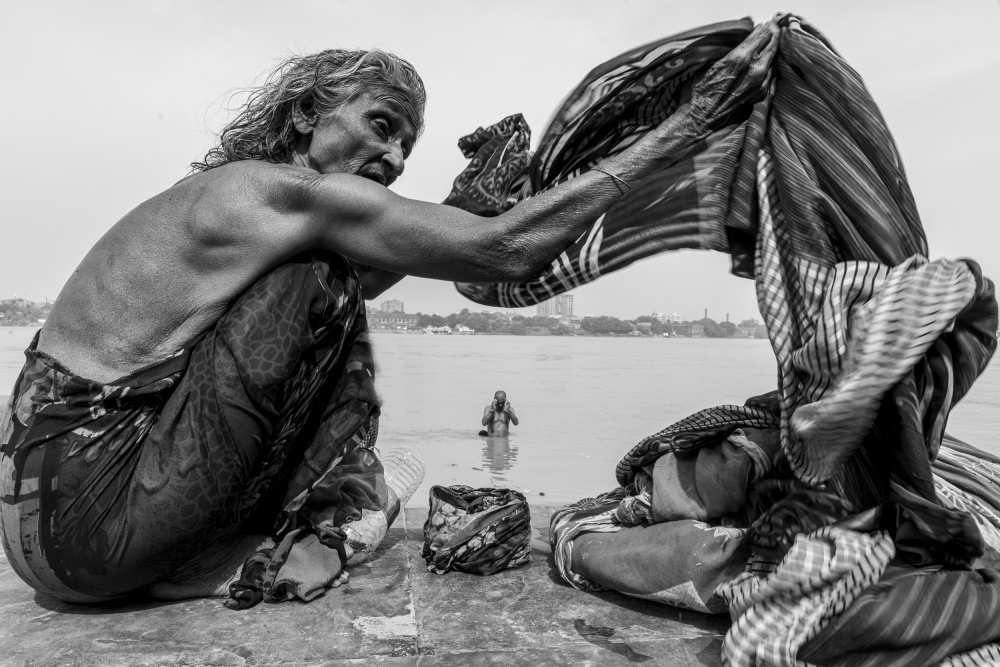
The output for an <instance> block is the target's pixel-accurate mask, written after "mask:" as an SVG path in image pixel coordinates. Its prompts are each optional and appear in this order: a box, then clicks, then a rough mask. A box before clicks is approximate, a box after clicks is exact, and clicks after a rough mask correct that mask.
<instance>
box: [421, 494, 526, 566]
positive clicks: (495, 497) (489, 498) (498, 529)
mask: <svg viewBox="0 0 1000 667" xmlns="http://www.w3.org/2000/svg"><path fill="white" fill-rule="evenodd" d="M429 496H430V512H429V513H428V515H427V521H426V522H425V523H424V543H423V547H422V549H421V555H422V556H423V559H424V562H426V563H427V570H428V571H429V572H433V573H435V574H445V573H447V572H449V571H452V570H454V571H456V572H466V573H469V574H482V575H487V574H496V573H497V572H500V571H501V570H507V569H511V568H515V567H519V566H521V565H524V564H525V563H528V562H530V561H531V525H530V524H531V512H530V510H529V508H528V502H527V500H525V498H524V495H523V494H521V493H519V492H517V491H513V490H511V489H493V488H484V489H473V488H472V487H469V486H463V485H455V486H432V487H431V489H430V493H429Z"/></svg>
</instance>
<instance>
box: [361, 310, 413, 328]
mask: <svg viewBox="0 0 1000 667" xmlns="http://www.w3.org/2000/svg"><path fill="white" fill-rule="evenodd" d="M368 328H369V329H371V330H373V331H399V330H402V329H416V328H417V316H416V315H407V314H406V313H400V312H395V313H387V312H375V313H372V314H371V315H369V317H368Z"/></svg>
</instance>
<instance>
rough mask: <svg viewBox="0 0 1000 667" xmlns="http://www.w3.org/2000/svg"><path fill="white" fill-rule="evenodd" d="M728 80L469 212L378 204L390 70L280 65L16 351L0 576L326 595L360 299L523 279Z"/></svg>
mask: <svg viewBox="0 0 1000 667" xmlns="http://www.w3.org/2000/svg"><path fill="white" fill-rule="evenodd" d="M769 40H770V36H769V35H766V34H765V35H761V39H759V40H758V41H757V43H756V44H752V43H751V44H749V46H748V47H747V48H746V49H743V50H742V51H741V50H740V49H737V50H735V51H734V52H733V53H732V54H731V55H732V56H733V57H735V58H737V59H739V62H743V61H744V60H747V61H749V60H750V59H752V58H753V55H754V50H755V49H756V48H757V47H761V46H763V45H765V44H767V43H768V41H769ZM748 42H753V40H752V39H751V40H748ZM742 48H743V47H741V49H742ZM727 57H729V56H727ZM735 71H740V72H746V71H748V70H747V69H746V68H742V67H740V68H736V70H735ZM749 71H750V72H751V74H750V75H748V76H746V77H744V76H743V75H742V74H740V75H739V76H738V77H735V78H734V77H730V78H729V79H725V80H723V81H721V82H719V83H718V85H716V84H713V86H714V87H713V88H712V89H711V91H710V92H711V93H712V94H717V96H716V97H712V96H711V95H709V97H707V98H706V97H705V96H702V98H700V99H701V101H699V103H698V104H697V105H695V104H694V103H687V104H685V105H682V106H681V107H680V108H679V109H678V110H677V111H676V112H674V113H673V114H672V115H671V116H669V118H667V119H666V120H664V121H663V122H662V123H660V124H659V125H658V126H656V127H653V128H652V129H650V130H649V131H648V132H647V133H646V134H645V135H643V137H642V138H641V139H639V140H638V141H635V142H634V143H632V144H631V145H629V146H628V147H627V148H625V149H623V150H622V151H621V152H619V153H617V154H616V155H614V156H612V157H609V158H607V159H606V160H604V161H603V162H601V163H600V170H590V171H587V172H586V173H582V174H580V175H579V176H577V177H576V178H573V179H572V180H570V181H568V182H566V183H563V184H560V185H558V186H557V187H554V188H552V189H550V190H548V191H546V192H541V193H538V194H536V195H535V196H533V197H531V198H530V199H528V200H526V201H524V202H522V203H520V204H518V205H517V206H515V207H513V208H512V209H511V210H509V211H507V212H505V213H503V214H501V215H499V216H496V217H492V218H481V217H479V216H476V215H473V214H471V213H468V212H466V211H463V210H461V209H458V208H455V207H451V206H443V205H440V204H434V203H428V202H424V201H418V200H414V199H407V198H405V197H401V196H399V195H397V194H394V193H393V192H392V190H390V189H389V187H390V186H391V185H392V184H393V182H394V181H395V180H396V179H397V178H398V177H399V176H401V175H402V173H403V167H404V164H405V162H406V159H407V158H408V157H409V155H410V151H412V150H413V147H414V144H415V143H416V141H417V137H418V136H419V135H420V132H421V129H422V128H423V123H424V103H425V99H426V98H425V92H424V86H423V83H422V81H421V79H420V77H419V76H418V75H417V73H416V71H415V70H414V68H413V67H412V66H411V65H410V64H409V63H407V62H406V61H404V60H402V59H400V58H398V57H396V56H393V55H391V54H388V53H385V52H382V51H377V50H373V51H346V50H340V49H333V50H328V51H323V52H320V53H316V54H313V55H308V56H302V57H295V58H291V59H290V60H288V61H286V62H285V63H283V64H282V65H280V66H279V67H278V68H277V69H276V70H275V71H274V72H273V73H272V75H271V76H270V78H269V79H268V80H267V81H266V82H265V84H264V85H263V86H261V87H259V88H257V89H255V90H253V91H252V94H251V95H250V96H249V97H248V99H247V102H246V104H245V106H244V107H243V109H242V110H241V111H240V112H239V113H238V115H237V116H236V118H235V119H234V120H233V121H232V122H231V123H230V124H229V125H227V126H226V128H225V129H224V130H223V131H222V133H221V135H220V137H219V143H218V145H217V146H216V147H215V148H213V149H211V150H210V151H209V152H208V154H207V155H206V156H205V157H204V159H203V160H202V161H201V162H198V163H196V164H195V165H194V171H193V172H192V173H191V174H190V175H188V176H187V177H186V178H184V179H182V180H180V181H178V182H177V183H175V184H174V185H172V186H170V187H168V188H167V189H166V190H164V191H163V192H161V193H160V194H157V195H154V196H153V197H152V198H150V199H149V200H147V201H145V202H142V203H140V204H139V205H138V206H136V207H135V208H133V209H132V210H131V211H129V212H128V213H126V214H125V216H124V217H123V218H121V220H119V221H118V222H116V223H114V224H113V225H111V226H110V228H109V229H108V231H107V233H105V235H104V236H103V237H101V239H100V240H98V241H97V243H96V244H95V245H94V247H93V248H91V250H90V251H89V253H88V254H87V255H86V256H85V257H84V259H83V261H82V262H81V263H80V265H79V266H78V267H77V268H76V270H75V271H74V272H73V274H72V275H71V276H70V278H69V280H68V281H67V283H66V285H65V286H64V287H63V289H62V291H61V292H60V294H59V297H58V298H57V300H56V302H55V305H54V307H53V309H52V313H51V315H50V316H49V317H48V319H47V320H46V322H45V324H44V326H43V327H42V329H41V330H40V332H39V333H38V334H37V335H36V336H35V339H34V341H32V343H31V345H30V347H29V349H28V350H27V351H26V358H27V361H26V363H25V366H24V368H23V370H22V372H21V374H20V375H19V376H18V379H17V382H16V384H15V386H14V388H13V391H12V392H11V397H10V402H9V403H8V410H6V411H5V413H4V416H3V417H2V419H0V529H2V538H3V546H4V550H5V552H6V555H7V559H8V561H9V562H10V564H11V567H12V568H13V569H14V571H15V572H16V573H17V574H18V575H19V576H20V577H21V578H22V579H23V580H24V581H25V582H27V583H28V584H29V585H30V586H31V587H33V588H34V589H36V590H38V591H42V592H44V593H47V594H50V595H52V596H54V597H56V598H58V599H60V600H64V601H67V602H98V601H103V600H108V599H111V598H116V597H120V596H124V595H128V594H131V593H135V592H142V591H145V592H147V593H149V594H152V595H154V596H158V597H163V598H183V597H202V596H212V595H223V596H225V595H229V596H231V597H232V598H233V600H235V601H236V602H237V603H239V604H247V605H249V604H254V603H256V602H257V601H260V600H261V599H264V600H270V601H278V600H282V599H288V598H289V597H298V598H301V599H304V600H308V599H312V598H313V597H315V596H316V595H319V594H321V593H322V591H324V590H325V589H326V588H327V587H329V586H336V585H338V584H340V583H343V582H344V581H345V580H346V573H345V572H343V564H344V563H345V562H346V560H347V558H348V557H349V554H348V553H347V549H346V548H345V539H344V537H345V533H344V530H343V526H345V525H346V524H347V523H348V522H350V521H351V520H353V519H357V518H358V517H360V516H361V513H362V511H364V510H371V511H377V510H378V509H380V508H381V507H382V506H383V505H384V504H385V502H386V491H385V484H384V482H383V481H382V480H381V479H380V477H381V476H382V472H383V470H382V466H381V463H380V462H379V460H378V458H377V457H376V456H375V453H374V452H373V446H374V443H375V438H376V436H377V434H378V415H379V400H378V397H377V394H376V393H375V389H374V384H373V383H374V365H373V362H372V354H371V346H370V344H369V340H368V326H367V322H366V319H365V304H364V300H365V299H374V298H375V297H377V296H378V295H379V294H380V293H381V292H382V291H383V290H385V289H386V288H387V287H389V286H391V285H393V284H394V283H396V282H397V281H399V280H400V279H401V278H402V277H403V276H405V275H414V276H421V277H424V278H434V279H438V280H446V281H460V282H505V281H507V282H522V281H524V280H527V279H529V278H530V277H531V276H533V275H534V274H536V273H537V272H538V271H540V270H541V269H542V268H543V267H545V266H547V265H548V264H549V263H550V262H551V261H552V260H553V259H554V258H555V257H556V256H558V255H559V253H560V252H562V251H563V249H565V248H566V247H567V246H569V245H570V244H571V243H572V242H573V241H575V240H576V239H577V238H578V237H579V236H580V235H581V234H582V233H583V232H584V231H586V230H588V229H589V228H590V227H591V225H592V223H593V222H594V221H595V220H597V219H598V218H599V217H600V216H602V215H603V214H604V213H605V211H607V210H608V208H609V207H610V206H612V205H613V204H614V203H615V202H616V201H618V199H619V198H620V197H621V196H622V191H623V188H622V183H636V182H638V181H641V180H642V179H644V178H646V177H648V176H651V175H653V174H655V173H657V172H659V171H661V170H663V169H664V168H666V167H669V166H670V165H671V164H673V163H675V162H676V161H677V160H678V159H680V158H682V157H683V156H685V155H687V154H689V153H690V152H691V151H692V150H696V149H697V147H698V146H699V142H701V141H702V140H703V139H704V138H705V137H707V136H708V135H709V134H710V133H711V132H712V131H713V130H714V129H717V128H718V127H720V126H722V125H723V124H724V123H725V122H726V119H727V118H728V117H729V116H730V114H731V112H732V111H733V109H732V107H731V105H730V104H729V103H728V102H725V103H722V104H713V100H728V99H731V95H732V92H733V90H734V89H737V90H740V91H747V95H746V97H748V98H751V101H753V100H755V99H759V98H760V97H761V96H762V95H763V92H764V91H763V83H764V81H765V78H764V76H763V72H764V70H763V69H762V70H760V71H759V72H758V71H757V70H754V69H752V68H751V69H750V70H749ZM758 79H759V80H758ZM706 99H707V100H708V101H707V102H705V101H704V100H706ZM128 168H129V169H131V170H132V171H134V170H136V169H141V168H142V162H141V160H138V159H137V160H135V161H133V163H132V164H130V165H129V167H128ZM106 176H107V178H109V179H114V178H115V177H116V176H115V174H107V175H106ZM46 177H47V178H48V176H46ZM80 206H86V202H80ZM505 405H506V403H505ZM504 414H506V411H505V412H504ZM511 416H512V415H511ZM515 423H517V422H516V420H515ZM348 546H349V545H348ZM296 550H298V551H297V552H296ZM290 553H291V554H293V555H294V557H290V556H289V554H290ZM296 553H297V554H298V555H295V554H296ZM284 563H289V564H291V565H289V568H291V569H294V567H293V566H294V564H296V563H298V564H301V563H310V564H311V565H310V566H309V567H307V568H300V569H299V570H297V572H291V571H290V570H289V571H286V568H285V565H284ZM303 569H304V570H305V571H308V572H310V573H313V574H315V573H316V572H317V571H320V570H322V571H323V572H324V573H325V576H323V577H318V578H317V577H315V576H313V577H312V580H311V581H298V580H297V579H295V577H296V576H299V575H300V574H301V572H302V571H303ZM311 576H312V575H311Z"/></svg>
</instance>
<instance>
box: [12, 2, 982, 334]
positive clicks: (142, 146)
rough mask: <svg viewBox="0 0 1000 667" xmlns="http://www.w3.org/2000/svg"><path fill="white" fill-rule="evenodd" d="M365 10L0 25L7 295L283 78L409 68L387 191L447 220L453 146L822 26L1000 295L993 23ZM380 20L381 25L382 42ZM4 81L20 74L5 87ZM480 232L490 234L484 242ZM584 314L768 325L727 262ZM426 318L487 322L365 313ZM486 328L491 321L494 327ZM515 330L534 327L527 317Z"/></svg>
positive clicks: (666, 270)
mask: <svg viewBox="0 0 1000 667" xmlns="http://www.w3.org/2000/svg"><path fill="white" fill-rule="evenodd" d="M378 7H379V11H378V12H377V13H375V12H373V9H372V5H371V4H370V3H367V2H362V1H360V0H342V1H340V2H327V1H319V0H317V1H311V0H310V1H291V2H287V3H282V4H280V5H278V4H274V3H269V2H264V1H263V0H248V1H242V2H236V1H235V0H232V1H228V0H225V1H220V2H212V3H205V2H198V1H196V0H177V1H175V2H170V3H132V2H125V1H124V0H107V1H104V2H101V3H77V2H70V1H68V0H56V1H54V2H46V3H9V4H8V6H6V7H5V10H4V18H5V21H4V27H3V28H2V29H0V30H2V39H0V55H2V57H3V59H4V62H6V63H8V64H9V65H10V66H8V67H7V68H5V70H4V83H5V92H6V93H7V99H9V100H13V101H15V102H16V103H8V104H4V105H0V119H2V121H3V126H4V127H7V128H11V129H13V130H14V131H9V132H8V133H7V135H6V136H5V149H6V151H7V154H8V159H7V160H4V161H3V164H2V165H0V177H2V179H3V183H4V201H3V203H4V207H3V217H2V219H3V237H2V238H3V241H2V243H0V294H18V295H20V296H22V297H24V298H27V299H30V300H32V301H44V299H45V298H46V297H48V298H55V297H56V295H57V294H58V292H59V290H60V289H61V287H62V285H63V283H64V282H65V281H66V279H67V278H68V277H69V276H70V274H71V273H72V272H73V270H74V269H75V267H76V265H77V264H78V263H79V262H80V260H81V259H82V258H83V256H84V254H85V253H86V252H87V250H88V249H89V248H90V247H91V246H92V245H93V244H94V243H95V242H96V241H97V240H98V239H99V238H100V237H101V235H103V234H104V233H105V232H106V231H107V230H108V229H109V228H110V227H111V225H113V224H114V222H115V221H117V220H118V219H119V218H121V216H122V215H124V214H125V213H126V212H128V211H129V210H131V209H132V208H134V207H135V206H136V205H138V204H139V203H140V202H142V201H144V200H146V199H148V198H149V197H151V196H153V195H155V194H157V193H158V192H161V191H162V190H164V189H166V188H167V187H169V186H170V185H171V184H172V183H173V182H175V181H176V180H178V179H180V178H181V177H183V176H184V175H185V174H186V173H187V171H188V164H189V163H190V162H192V161H194V160H197V159H200V158H201V157H202V156H203V155H204V153H205V151H206V150H207V149H208V148H210V147H211V146H212V145H213V138H214V134H215V133H216V132H217V131H218V130H219V129H220V128H221V127H222V125H223V124H224V123H225V121H226V120H227V119H228V118H229V117H230V114H229V113H228V105H229V102H228V100H229V98H228V95H227V94H228V93H230V92H231V91H234V90H236V89H239V88H242V87H245V86H248V85H251V84H253V83H255V82H257V81H259V80H260V78H261V76H262V75H263V74H264V73H265V72H267V71H268V70H270V69H271V68H272V67H273V66H274V65H275V64H276V63H277V61H278V60H280V59H282V58H284V57H286V56H288V55H290V54H292V53H301V52H310V51H315V50H319V49H322V48H330V47H373V46H377V47H380V48H384V49H386V50H389V51H393V52H395V53H398V54H399V55H401V56H403V57H404V58H407V59H408V60H410V61H411V62H412V63H413V64H414V65H415V66H416V68H417V70H418V71H419V72H420V73H421V75H422V76H423V78H424V81H425V83H426V86H427V89H428V104H427V118H426V124H427V127H426V130H425V132H424V135H423V136H422V137H421V139H420V141H419V142H418V144H417V146H416V148H415V150H414V152H413V156H412V157H411V158H410V159H409V160H408V161H407V167H406V173H405V174H404V175H403V176H402V178H401V179H400V180H399V181H398V183H397V185H395V186H394V188H393V189H394V190H395V191H396V192H398V193H399V194H401V195H403V196H407V197H412V198H417V199H423V200H428V201H441V200H442V199H443V198H444V197H445V195H446V194H447V193H448V191H449V189H450V186H451V182H452V180H453V179H454V178H455V176H456V175H457V174H458V173H459V172H460V171H461V170H462V169H463V168H464V167H465V166H466V164H467V161H466V160H465V159H464V158H463V157H462V155H461V153H460V152H459V150H458V148H457V147H456V145H455V144H456V141H457V139H458V138H459V137H460V136H462V135H464V134H467V133H469V132H471V131H473V130H475V129H476V128H477V127H479V126H483V125H488V124H490V123H492V122H495V121H497V120H499V119H501V118H503V117H504V116H507V115H509V114H512V113H516V112H521V113H523V114H524V115H525V118H526V119H527V120H528V122H529V124H530V125H531V127H532V130H533V146H537V144H538V141H539V139H540V138H541V135H542V133H543V131H544V129H545V125H546V123H547V120H548V119H549V118H550V117H551V115H552V113H553V112H554V111H555V110H556V108H557V107H558V106H559V105H560V103H561V101H562V99H563V98H564V96H565V95H566V94H567V93H568V92H569V91H570V90H571V89H572V88H573V87H574V86H575V85H576V83H577V82H579V80H580V79H581V78H582V77H583V76H584V75H585V74H586V73H587V72H588V71H589V70H590V69H591V68H593V67H594V66H596V65H597V64H599V63H600V62H602V61H603V60H606V59H608V58H610V57H613V56H615V55H617V54H618V53H621V52H622V51H624V50H627V49H629V48H632V47H634V46H637V45H639V44H642V43H645V42H648V41H651V40H653V39H656V38H659V37H662V36H665V35H669V34H672V33H675V32H678V31H681V30H686V29H689V28H692V27H695V26H698V25H703V24H706V23H711V22H714V21H720V20H730V19H737V18H740V17H742V16H751V17H752V18H753V19H755V20H756V21H763V20H766V19H768V18H770V17H771V16H773V15H774V14H775V13H777V12H779V11H790V12H794V13H797V14H799V15H801V16H803V17H804V18H805V19H807V20H809V21H810V22H811V23H813V24H814V25H815V26H816V27H817V28H818V29H819V30H820V31H822V32H823V33H824V34H825V35H826V37H828V38H829V39H830V41H831V42H832V43H833V45H834V46H835V47H836V48H837V50H838V51H839V52H840V53H841V55H843V56H844V58H845V59H846V60H847V62H848V63H850V64H851V65H852V66H853V67H854V68H855V69H857V71H858V72H859V73H860V75H861V76H862V77H863V79H864V80H865V82H866V84H867V86H868V88H869V90H870V91H871V92H872V95H873V97H874V98H875V101H876V102H877V103H878V104H879V106H880V108H881V110H882V112H883V114H884V116H885V118H886V121H887V124H888V126H889V129H890V131H891V132H892V134H893V136H894V138H895V139H896V142H897V144H898V145H899V148H900V153H901V155H902V159H903V163H904V165H905V167H906V170H907V174H908V178H909V181H910V186H911V188H912V190H913V193H914V196H915V198H916V201H917V206H918V209H919V212H920V215H921V217H922V219H923V223H924V227H925V230H926V232H927V236H928V241H929V246H930V253H931V257H932V258H934V257H972V258H974V259H976V260H977V261H979V262H980V264H981V265H982V268H983V272H984V273H985V274H986V275H987V276H991V277H993V278H994V279H997V278H1000V253H998V252H997V251H996V249H997V248H1000V226H998V225H996V224H994V223H993V219H994V217H995V204H994V202H993V198H994V192H995V189H996V183H998V182H1000V163H998V161H997V160H996V155H998V154H1000V125H998V124H997V123H996V122H995V120H994V118H993V117H994V116H995V115H996V109H997V108H1000V87H998V86H996V85H994V84H995V83H996V82H997V81H1000V40H997V39H996V37H995V35H996V34H997V32H998V31H1000V2H996V0H955V1H953V2H948V3H940V2H931V1H930V0H925V1H919V0H918V1H909V0H885V1H882V2H867V1H865V2H862V1H861V0H848V1H844V2H837V3H832V2H821V1H816V0H749V1H746V0H739V1H737V0H717V1H715V2H711V3H692V2H680V1H676V0H619V1H614V0H601V1H600V2H597V1H596V0H594V1H587V0H551V1H549V2H541V3H539V2H533V1H528V0H523V1H511V2H505V3H465V2H460V1H459V0H454V1H451V0H448V1H442V2H418V3H410V2H404V1H402V0H389V1H386V2H382V3H380V4H379V5H378ZM376 19H377V20H376ZM14 63H18V64H17V65H14ZM483 224H489V222H488V221H484V222H483ZM573 293H574V295H575V296H576V297H577V303H578V306H577V307H576V312H577V314H580V313H584V314H585V313H587V312H590V313H594V314H603V315H613V316H615V317H619V318H633V317H636V316H637V315H639V314H645V313H648V312H651V311H652V310H654V309H655V310H656V311H658V312H668V313H669V312H678V313H680V314H682V315H683V316H684V317H689V316H690V315H698V316H699V317H700V315H699V314H700V313H701V312H702V310H703V309H704V308H705V307H706V306H708V307H709V308H710V311H711V312H712V313H720V314H722V315H721V316H722V317H724V314H725V313H726V312H729V313H730V314H731V319H735V320H736V321H739V320H740V319H744V318H747V317H758V311H757V307H756V298H755V294H754V285H753V282H752V281H749V280H743V279H739V278H736V277H733V276H732V275H730V274H729V260H728V257H726V256H724V255H721V254H719V253H711V252H698V251H682V252H675V253H668V254H665V255H660V256H658V257H655V258H652V259H648V260H645V261H642V262H639V263H637V264H634V265H632V266H631V267H628V268H626V269H624V270H622V271H619V272H617V273H614V274H611V275H609V276H606V277H603V278H601V279H599V280H597V281H596V282H594V283H591V284H588V285H585V286H583V287H581V288H578V289H576V290H574V291H573ZM386 299H399V300H402V301H404V302H407V303H412V304H414V305H417V304H419V305H420V310H421V311H424V312H438V313H451V312H459V311H461V309H462V308H469V309H470V310H476V309H481V308H483V307H482V306H480V305H478V304H475V303H473V302H470V301H468V300H467V299H465V298H464V297H462V296H460V295H459V294H458V293H457V292H456V290H455V288H454V286H453V285H452V284H451V283H445V282H438V281H432V280H425V279H416V278H407V279H405V280H403V281H402V282H401V283H400V284H399V285H397V286H395V287H393V288H392V289H390V290H388V291H387V292H386V293H385V294H383V295H381V296H379V297H378V298H376V299H374V300H373V301H371V302H370V303H372V304H376V305H377V304H378V303H381V301H383V300H386ZM494 310H496V309H494ZM516 312H521V313H523V314H525V315H528V314H533V312H534V309H533V308H527V309H519V310H518V311H516Z"/></svg>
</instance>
